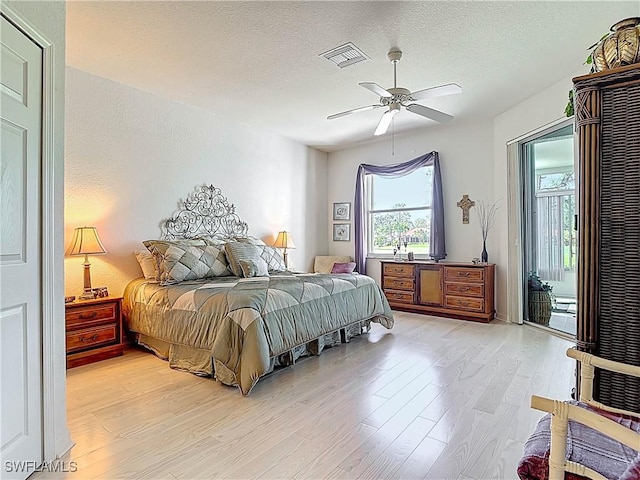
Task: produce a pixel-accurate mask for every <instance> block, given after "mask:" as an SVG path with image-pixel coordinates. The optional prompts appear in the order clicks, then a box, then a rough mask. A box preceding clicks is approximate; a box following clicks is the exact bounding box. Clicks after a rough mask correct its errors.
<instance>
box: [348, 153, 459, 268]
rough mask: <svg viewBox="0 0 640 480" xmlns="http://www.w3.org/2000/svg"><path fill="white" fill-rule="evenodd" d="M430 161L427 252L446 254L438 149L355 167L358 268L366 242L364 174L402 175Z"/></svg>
mask: <svg viewBox="0 0 640 480" xmlns="http://www.w3.org/2000/svg"><path fill="white" fill-rule="evenodd" d="M430 165H433V202H432V205H431V208H432V210H431V237H430V252H429V255H430V256H431V258H433V259H434V260H442V259H443V258H445V257H446V256H447V251H446V248H445V238H444V202H443V199H442V177H441V175H440V161H439V160H438V152H431V153H427V154H425V155H422V156H420V157H418V158H414V159H413V160H409V161H408V162H404V163H398V164H396V165H386V166H380V165H366V164H364V163H363V164H361V165H360V166H359V167H358V175H357V176H356V198H355V201H354V209H353V210H354V233H355V241H356V263H357V265H358V267H357V270H358V272H360V273H362V274H365V273H366V260H367V259H366V252H365V251H364V245H365V231H364V225H365V215H366V212H365V208H364V198H363V195H364V176H365V175H366V174H371V175H379V176H381V177H403V176H405V175H408V174H410V173H411V172H413V171H415V170H417V169H418V168H421V167H427V166H430Z"/></svg>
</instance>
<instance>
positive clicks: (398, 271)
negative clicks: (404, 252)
mask: <svg viewBox="0 0 640 480" xmlns="http://www.w3.org/2000/svg"><path fill="white" fill-rule="evenodd" d="M393 271H394V272H396V273H402V272H404V268H399V267H396V268H394V269H393Z"/></svg>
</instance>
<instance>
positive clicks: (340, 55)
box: [320, 42, 369, 68]
mask: <svg viewBox="0 0 640 480" xmlns="http://www.w3.org/2000/svg"><path fill="white" fill-rule="evenodd" d="M320 56H321V57H324V58H326V59H327V60H331V61H332V62H333V63H335V64H336V65H337V66H339V67H340V68H344V67H348V66H349V65H353V64H354V63H358V62H362V61H363V60H369V57H368V56H367V55H366V54H365V53H364V52H363V51H362V50H360V49H359V48H358V47H356V46H355V45H354V44H353V43H351V42H349V43H345V44H344V45H340V46H339V47H336V48H332V49H331V50H329V51H327V52H324V53H321V54H320Z"/></svg>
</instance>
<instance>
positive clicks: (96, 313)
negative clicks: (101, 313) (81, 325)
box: [80, 312, 98, 320]
mask: <svg viewBox="0 0 640 480" xmlns="http://www.w3.org/2000/svg"><path fill="white" fill-rule="evenodd" d="M97 316H98V312H93V313H92V314H91V315H83V314H80V319H82V320H89V319H90V318H96V317H97Z"/></svg>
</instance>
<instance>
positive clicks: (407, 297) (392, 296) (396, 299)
mask: <svg viewBox="0 0 640 480" xmlns="http://www.w3.org/2000/svg"><path fill="white" fill-rule="evenodd" d="M384 294H385V296H386V297H387V300H388V301H389V303H414V299H413V292H401V291H396V290H385V291H384Z"/></svg>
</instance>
